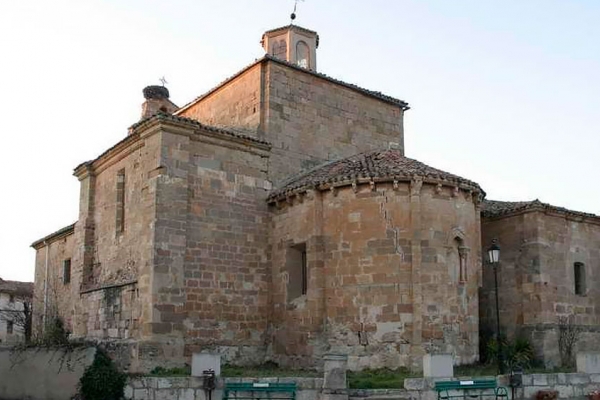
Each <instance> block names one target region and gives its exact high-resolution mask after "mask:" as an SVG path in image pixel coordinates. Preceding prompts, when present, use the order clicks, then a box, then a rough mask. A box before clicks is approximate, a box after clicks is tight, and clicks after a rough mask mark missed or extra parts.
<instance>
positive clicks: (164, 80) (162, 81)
mask: <svg viewBox="0 0 600 400" xmlns="http://www.w3.org/2000/svg"><path fill="white" fill-rule="evenodd" d="M159 81H160V83H162V85H163V86H165V85H166V84H167V83H169V82H167V80H166V79H165V77H164V76H163V77H162V78H160V79H159Z"/></svg>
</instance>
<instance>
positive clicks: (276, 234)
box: [270, 191, 327, 367]
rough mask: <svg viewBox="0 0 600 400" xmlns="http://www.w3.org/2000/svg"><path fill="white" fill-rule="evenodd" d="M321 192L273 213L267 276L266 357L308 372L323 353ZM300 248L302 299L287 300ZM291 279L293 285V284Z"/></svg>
mask: <svg viewBox="0 0 600 400" xmlns="http://www.w3.org/2000/svg"><path fill="white" fill-rule="evenodd" d="M321 204H322V201H321V193H320V192H315V191H311V192H309V193H308V194H307V195H306V196H304V198H303V200H302V202H300V201H299V200H296V202H295V203H294V204H293V205H292V206H287V205H284V206H282V208H281V209H274V210H273V211H274V214H273V224H272V226H273V234H272V246H273V263H272V265H273V267H272V268H273V270H272V271H273V272H272V276H273V278H272V289H271V291H272V295H271V301H272V308H273V314H272V315H273V319H272V337H271V338H270V341H271V343H272V345H271V352H270V357H271V358H272V359H273V360H274V361H275V362H277V363H279V364H281V365H287V366H303V367H312V366H314V365H315V360H320V359H321V356H322V355H323V354H324V353H325V351H326V348H327V338H326V333H325V326H324V323H323V319H324V316H325V314H324V313H325V307H326V304H325V301H326V299H325V297H324V292H325V290H324V285H325V272H324V265H325V264H324V263H325V260H324V257H325V255H324V253H323V240H322V231H321V230H322V227H323V210H322V207H321ZM303 243H304V244H305V246H306V254H307V267H308V285H307V289H308V291H307V293H306V295H301V296H299V297H297V298H295V299H289V298H288V297H289V296H288V290H287V287H288V284H294V285H296V286H297V285H298V283H299V282H298V277H297V275H295V274H293V273H291V272H292V271H290V270H289V268H290V267H292V266H290V265H288V262H287V260H288V258H289V257H290V255H291V252H292V251H293V248H294V246H297V245H300V244H303ZM294 278H296V279H295V281H294Z"/></svg>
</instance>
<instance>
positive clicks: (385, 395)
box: [125, 373, 600, 400]
mask: <svg viewBox="0 0 600 400" xmlns="http://www.w3.org/2000/svg"><path fill="white" fill-rule="evenodd" d="M494 378H496V379H497V381H498V384H499V385H502V386H507V387H508V386H509V385H508V376H506V375H505V376H499V377H493V376H488V377H476V378H470V377H460V378H454V379H461V380H469V379H494ZM440 380H450V379H448V378H446V379H444V378H411V379H406V380H405V381H404V389H350V390H348V396H349V400H399V399H402V400H437V393H436V392H435V390H434V386H435V382H436V381H440ZM224 382H270V383H276V382H296V383H297V385H298V392H297V394H296V399H297V400H321V397H322V395H321V393H322V387H323V379H322V378H293V377H290V378H224V379H218V380H217V389H216V390H215V391H214V392H213V393H212V400H221V397H222V396H223V391H222V388H223V383H224ZM508 388H509V391H508V392H509V397H510V399H512V390H511V389H510V387H508ZM596 389H600V374H580V373H569V374H566V373H557V374H532V375H523V387H522V388H517V389H515V399H519V400H530V399H534V398H535V394H536V393H537V391H538V390H556V391H558V396H559V399H584V398H585V396H586V394H588V393H589V392H591V391H592V390H596ZM125 398H126V399H135V400H163V399H164V400H166V399H169V400H208V399H207V397H206V394H205V392H204V390H203V389H202V378H199V377H178V378H157V377H146V378H136V379H131V380H130V381H129V383H128V385H127V388H126V390H125Z"/></svg>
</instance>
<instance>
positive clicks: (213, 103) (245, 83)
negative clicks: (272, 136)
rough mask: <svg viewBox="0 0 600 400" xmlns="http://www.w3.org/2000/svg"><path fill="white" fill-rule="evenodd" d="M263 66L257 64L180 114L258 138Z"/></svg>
mask: <svg viewBox="0 0 600 400" xmlns="http://www.w3.org/2000/svg"><path fill="white" fill-rule="evenodd" d="M261 67H262V64H258V65H255V66H253V67H251V68H249V69H248V70H247V71H245V72H243V73H242V74H240V75H239V76H237V77H236V78H234V79H233V80H232V81H230V82H228V83H227V84H226V85H224V86H222V87H220V88H218V89H217V90H215V91H214V92H212V93H210V94H208V95H207V96H205V97H204V98H202V100H201V101H200V102H197V103H196V104H194V105H192V106H190V108H188V109H186V110H184V111H183V112H182V113H181V114H179V115H181V116H182V117H187V118H193V119H196V120H198V121H200V122H202V123H203V124H207V125H211V126H217V127H222V128H227V129H233V130H236V131H240V132H242V133H244V134H247V135H250V136H257V135H259V134H258V132H257V131H258V129H259V125H260V107H261V104H260V103H261Z"/></svg>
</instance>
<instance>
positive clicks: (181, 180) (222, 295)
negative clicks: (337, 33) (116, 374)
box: [32, 25, 600, 371]
mask: <svg viewBox="0 0 600 400" xmlns="http://www.w3.org/2000/svg"><path fill="white" fill-rule="evenodd" d="M261 43H262V45H263V47H264V49H265V52H266V54H265V56H264V57H262V58H261V59H259V60H257V61H255V62H253V63H252V64H250V65H249V66H247V67H245V68H244V69H242V70H241V71H239V72H237V73H236V74H235V75H233V76H231V77H230V78H228V79H227V80H225V81H224V82H222V83H220V84H219V85H218V86H216V87H215V88H214V89H212V90H210V91H209V92H208V93H205V94H203V95H201V96H200V97H198V98H196V99H194V100H193V101H191V102H189V103H188V104H186V105H184V106H182V107H179V106H177V105H175V104H173V103H172V102H171V101H170V100H169V92H168V90H167V89H166V88H165V87H162V86H150V87H147V88H146V89H144V92H143V93H144V97H145V102H144V103H143V105H142V118H141V120H140V121H139V122H137V123H135V124H134V125H132V126H131V127H130V128H129V132H128V135H127V137H125V138H123V140H121V141H120V142H118V143H116V144H115V145H114V146H113V147H111V148H109V149H106V150H105V151H104V152H103V153H102V154H100V155H99V156H98V157H97V158H96V159H94V160H91V161H86V162H84V163H82V164H81V165H79V166H78V167H76V168H75V172H74V175H75V176H76V177H77V179H79V181H80V184H81V190H80V197H79V217H78V220H77V222H76V223H74V224H72V225H69V226H67V227H65V228H63V229H61V230H59V231H57V232H55V233H52V234H50V235H48V236H46V237H44V238H42V239H40V240H38V241H36V242H35V243H33V245H32V246H33V247H34V248H35V250H36V251H37V256H36V272H35V299H36V300H37V303H36V304H35V308H34V313H35V320H34V322H35V324H36V326H37V327H38V329H43V327H44V324H45V323H48V321H49V319H50V318H53V317H54V316H56V315H58V316H60V317H62V319H63V320H64V321H65V324H66V326H67V327H68V329H69V330H70V331H71V332H72V333H71V337H72V338H87V339H93V340H99V341H110V342H111V343H113V344H114V345H115V346H117V347H119V348H120V349H121V351H122V353H123V354H124V357H125V358H126V359H127V360H128V361H127V364H128V365H129V369H130V371H143V370H147V369H149V368H152V367H153V366H155V365H156V364H158V363H160V364H161V365H173V366H175V365H182V364H183V363H186V362H187V363H189V362H190V359H191V354H192V353H194V352H200V351H217V352H219V353H220V354H221V355H222V357H224V359H225V360H226V361H227V362H230V363H234V364H239V365H248V364H258V363H261V362H264V361H274V362H276V363H279V364H280V365H285V366H291V367H319V366H320V362H321V359H322V356H323V355H324V354H326V353H338V354H346V355H348V359H349V366H350V368H352V369H362V368H365V367H371V368H377V367H390V368H396V367H399V366H407V367H411V368H414V369H419V368H420V367H421V364H420V363H421V360H422V356H423V355H424V354H426V353H451V354H453V356H454V360H455V363H456V364H469V363H474V362H476V361H477V360H478V359H479V333H480V330H485V329H491V330H494V329H495V322H494V321H495V309H494V306H495V303H492V302H491V301H490V300H489V299H493V296H492V294H493V290H494V289H493V287H494V286H493V281H492V280H491V279H490V272H489V271H491V269H490V268H489V267H488V265H487V262H486V260H485V259H484V257H483V255H484V254H485V253H486V249H487V246H489V243H490V242H491V240H492V238H496V239H498V241H499V244H500V246H502V250H503V256H502V257H503V258H502V262H501V264H500V267H499V272H498V273H499V277H500V278H499V279H500V291H499V292H500V298H501V302H500V303H501V325H502V329H503V331H505V332H507V333H508V334H509V335H517V334H519V335H520V334H525V335H529V336H528V337H530V338H532V339H535V342H536V350H537V351H538V353H539V355H540V356H545V357H546V358H547V360H548V362H550V363H551V362H555V361H556V357H557V355H556V354H555V349H554V348H555V347H556V344H555V341H556V329H557V322H556V318H557V315H571V316H572V317H573V318H574V323H576V324H578V325H580V326H582V327H584V328H585V329H584V330H585V338H584V339H585V340H584V341H583V342H582V343H585V344H586V346H594V345H597V343H599V342H600V341H599V340H598V338H599V337H600V333H598V332H597V328H596V327H597V326H598V324H599V322H600V320H599V315H600V304H599V297H598V295H599V293H598V285H597V283H598V281H600V270H599V267H600V266H599V265H598V263H599V261H600V255H599V251H600V217H598V216H595V215H591V214H585V213H579V212H573V211H569V210H564V209H561V208H558V207H552V206H549V205H546V204H543V203H540V202H538V201H535V202H523V203H507V202H492V201H487V200H484V198H485V192H484V191H483V189H482V188H481V187H480V186H479V185H478V184H477V183H475V182H472V181H470V180H468V179H465V178H462V177H459V176H457V175H453V174H451V173H448V172H444V171H441V170H439V169H436V168H433V167H431V166H428V165H425V164H423V163H421V162H419V161H417V160H414V159H411V158H408V157H405V152H404V128H403V119H404V113H405V112H406V111H407V110H408V109H409V106H408V104H407V103H406V102H404V101H402V100H399V99H396V98H393V97H390V96H387V95H384V94H382V93H380V92H374V91H371V90H367V89H364V88H362V87H359V86H356V85H353V84H350V83H346V82H342V81H340V80H337V79H335V78H332V77H329V76H327V75H325V74H323V73H320V72H318V71H317V62H316V61H317V47H318V45H319V36H318V35H317V33H316V32H314V31H311V30H308V29H305V28H301V27H299V26H296V25H289V26H284V27H281V28H278V29H273V30H270V31H267V32H265V33H264V35H263V36H262V41H261ZM552 360H554V361H552Z"/></svg>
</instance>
